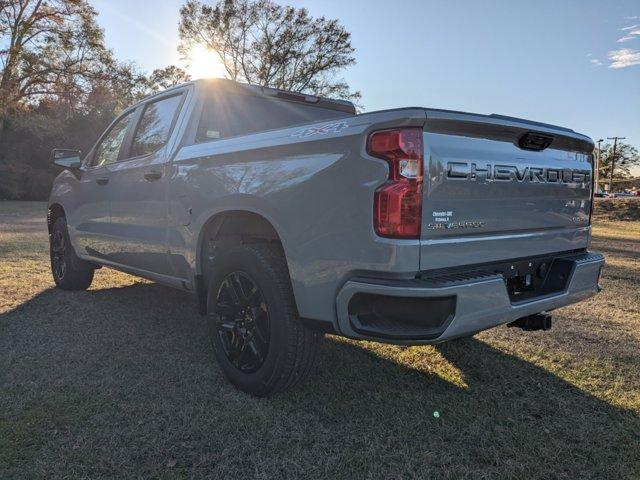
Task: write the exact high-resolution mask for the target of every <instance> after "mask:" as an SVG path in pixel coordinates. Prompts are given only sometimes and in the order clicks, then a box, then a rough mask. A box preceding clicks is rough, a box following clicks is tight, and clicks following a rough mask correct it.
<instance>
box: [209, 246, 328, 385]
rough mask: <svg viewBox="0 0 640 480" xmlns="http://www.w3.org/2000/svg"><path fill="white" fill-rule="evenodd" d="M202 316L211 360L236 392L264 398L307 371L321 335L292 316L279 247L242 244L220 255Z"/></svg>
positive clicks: (295, 313) (294, 312) (298, 380)
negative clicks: (203, 316) (239, 391)
mask: <svg viewBox="0 0 640 480" xmlns="http://www.w3.org/2000/svg"><path fill="white" fill-rule="evenodd" d="M207 312H208V323H209V331H210V336H211V341H212V343H213V348H214V351H215V355H216V358H217V360H218V362H219V364H220V367H221V368H222V371H223V372H224V374H225V376H226V377H227V378H228V379H229V380H230V381H231V383H233V384H234V385H235V386H236V387H238V388H239V389H240V390H243V391H245V392H247V393H250V394H252V395H256V396H266V395H269V394H271V393H274V392H277V391H281V390H285V389H287V388H290V387H292V386H294V385H296V384H297V383H298V382H300V381H301V380H302V379H303V378H305V377H306V376H307V375H308V373H309V371H310V370H311V367H312V365H313V364H314V360H315V356H316V351H317V348H318V344H319V342H320V339H321V337H322V335H321V334H320V333H319V332H317V331H314V330H311V329H309V328H308V327H306V326H305V325H304V324H303V323H302V322H300V319H299V318H298V314H297V310H296V307H295V302H294V299H293V293H292V291H291V284H290V280H289V273H288V270H287V267H286V263H285V261H284V257H283V255H282V252H281V249H280V248H278V247H276V246H272V245H268V244H255V245H243V246H240V247H235V248H233V249H230V250H229V251H227V252H225V253H222V254H220V256H219V257H217V258H216V259H215V266H214V268H213V272H212V274H211V278H210V279H209V284H208V292H207Z"/></svg>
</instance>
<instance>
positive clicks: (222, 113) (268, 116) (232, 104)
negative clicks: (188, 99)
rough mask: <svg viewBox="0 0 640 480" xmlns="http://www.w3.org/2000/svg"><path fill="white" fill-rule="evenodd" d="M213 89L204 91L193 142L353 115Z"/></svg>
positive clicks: (300, 103) (276, 99) (293, 102)
mask: <svg viewBox="0 0 640 480" xmlns="http://www.w3.org/2000/svg"><path fill="white" fill-rule="evenodd" d="M212 90H213V89H212ZM212 90H210V91H209V92H207V96H206V98H205V101H204V105H203V108H202V114H201V116H200V121H199V123H198V128H197V131H196V138H195V141H196V143H201V142H208V141H211V140H216V139H219V138H228V137H235V136H238V135H246V134H249V133H256V132H262V131H265V130H273V129H277V128H285V127H291V126H295V125H300V124H305V123H313V122H321V121H323V120H333V119H339V118H346V117H350V116H353V115H352V114H350V113H348V112H344V111H340V110H333V109H330V108H323V107H318V106H314V105H313V104H305V103H303V102H295V101H288V100H283V99H280V98H272V97H269V96H266V95H264V96H263V95H258V94H255V95H253V94H244V93H235V92H229V91H224V90H223V91H220V92H215V91H212Z"/></svg>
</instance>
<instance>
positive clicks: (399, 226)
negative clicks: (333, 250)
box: [367, 128, 423, 238]
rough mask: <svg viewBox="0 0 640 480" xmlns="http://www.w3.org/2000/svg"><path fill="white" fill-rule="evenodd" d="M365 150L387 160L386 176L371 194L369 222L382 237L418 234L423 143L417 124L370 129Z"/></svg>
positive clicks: (418, 235) (415, 236) (412, 236)
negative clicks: (405, 126)
mask: <svg viewBox="0 0 640 480" xmlns="http://www.w3.org/2000/svg"><path fill="white" fill-rule="evenodd" d="M367 152H368V153H369V155H372V156H374V157H378V158H382V159H384V160H386V161H387V162H389V180H388V181H387V182H386V183H384V184H383V185H381V186H380V187H378V189H377V190H376V193H375V197H374V207H373V209H374V210H373V211H374V213H373V223H374V228H375V230H376V233H377V234H378V235H380V236H382V237H392V238H420V225H421V221H422V183H423V174H422V171H423V145H422V129H421V128H400V129H395V130H383V131H379V132H374V133H372V134H371V135H370V136H369V141H368V144H367Z"/></svg>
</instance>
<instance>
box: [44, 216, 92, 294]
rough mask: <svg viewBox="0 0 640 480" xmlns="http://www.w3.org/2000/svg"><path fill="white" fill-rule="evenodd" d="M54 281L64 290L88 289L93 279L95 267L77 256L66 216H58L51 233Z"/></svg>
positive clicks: (50, 251) (50, 246)
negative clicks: (70, 237) (72, 244)
mask: <svg viewBox="0 0 640 480" xmlns="http://www.w3.org/2000/svg"><path fill="white" fill-rule="evenodd" d="M49 253H50V257H51V273H52V274H53V281H54V282H55V283H56V285H57V286H58V287H59V288H62V289H63V290H86V289H87V288H89V286H90V285H91V282H92V281H93V271H94V268H93V266H92V265H91V264H89V263H87V262H85V261H83V260H80V259H79V258H78V257H76V254H75V252H74V251H73V247H72V246H71V242H70V240H69V232H68V231H67V222H66V220H65V218H64V217H60V218H58V219H57V220H56V221H55V222H54V224H53V227H52V228H51V235H49Z"/></svg>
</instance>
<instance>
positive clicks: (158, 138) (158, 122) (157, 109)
mask: <svg viewBox="0 0 640 480" xmlns="http://www.w3.org/2000/svg"><path fill="white" fill-rule="evenodd" d="M181 100H182V95H174V96H172V97H168V98H166V97H165V98H163V99H160V100H156V101H155V102H150V103H148V104H147V105H146V106H145V107H144V113H143V114H142V118H141V119H140V123H139V124H138V128H137V129H136V133H135V136H134V138H133V143H132V145H131V152H130V154H129V156H130V157H140V156H142V155H149V154H150V153H153V152H155V151H157V150H159V149H160V148H161V147H162V146H163V145H164V144H165V143H167V140H168V139H169V134H170V133H171V126H172V125H173V120H174V118H175V116H176V113H178V108H179V107H180V101H181Z"/></svg>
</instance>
